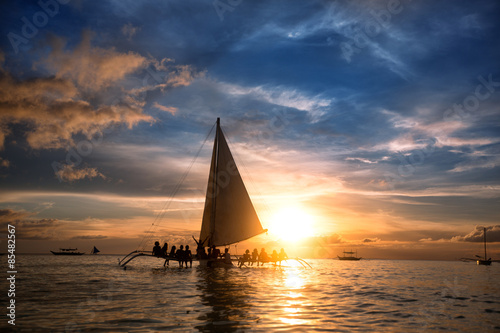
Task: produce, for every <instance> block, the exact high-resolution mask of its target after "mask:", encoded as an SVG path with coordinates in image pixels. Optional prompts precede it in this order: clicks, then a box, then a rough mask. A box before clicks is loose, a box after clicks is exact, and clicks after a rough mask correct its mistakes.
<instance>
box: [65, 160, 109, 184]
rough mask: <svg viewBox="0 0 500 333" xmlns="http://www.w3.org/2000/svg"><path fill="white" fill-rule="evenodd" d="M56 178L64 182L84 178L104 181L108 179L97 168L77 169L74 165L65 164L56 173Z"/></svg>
mask: <svg viewBox="0 0 500 333" xmlns="http://www.w3.org/2000/svg"><path fill="white" fill-rule="evenodd" d="M56 176H57V177H58V178H59V179H61V180H62V181H67V182H71V181H75V180H80V179H84V178H89V179H92V178H95V177H101V178H103V179H106V177H105V176H104V175H103V174H102V173H100V172H99V171H97V169H95V168H81V169H76V168H74V167H73V165H70V164H65V165H63V166H62V168H61V169H59V170H57V171H56Z"/></svg>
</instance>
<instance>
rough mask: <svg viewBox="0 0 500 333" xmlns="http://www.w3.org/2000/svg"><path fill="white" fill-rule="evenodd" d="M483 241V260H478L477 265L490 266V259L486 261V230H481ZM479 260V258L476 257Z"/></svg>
mask: <svg viewBox="0 0 500 333" xmlns="http://www.w3.org/2000/svg"><path fill="white" fill-rule="evenodd" d="M483 240H484V259H478V260H477V264H478V265H491V258H489V259H486V258H487V256H486V228H483ZM476 257H479V258H481V257H480V256H476Z"/></svg>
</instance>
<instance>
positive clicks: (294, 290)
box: [280, 270, 308, 325]
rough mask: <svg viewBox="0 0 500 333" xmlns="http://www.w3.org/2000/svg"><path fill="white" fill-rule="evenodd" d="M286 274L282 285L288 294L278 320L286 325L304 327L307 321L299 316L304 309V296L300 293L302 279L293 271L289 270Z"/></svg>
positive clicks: (302, 284)
mask: <svg viewBox="0 0 500 333" xmlns="http://www.w3.org/2000/svg"><path fill="white" fill-rule="evenodd" d="M286 274H287V276H286V277H285V281H284V282H285V283H284V284H285V286H286V287H287V288H288V289H289V292H288V294H287V300H286V302H285V304H284V309H283V312H284V313H283V316H281V317H280V320H281V321H282V322H283V323H285V324H288V325H305V324H307V323H308V320H305V319H303V318H302V316H301V315H302V312H303V307H304V295H303V294H302V292H301V289H302V288H303V287H304V279H303V278H302V277H301V276H300V275H299V274H297V272H296V271H295V270H289V271H287V272H286Z"/></svg>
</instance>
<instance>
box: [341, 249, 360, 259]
mask: <svg viewBox="0 0 500 333" xmlns="http://www.w3.org/2000/svg"><path fill="white" fill-rule="evenodd" d="M343 253H344V256H343V257H340V256H337V258H339V260H360V259H361V257H358V251H356V252H352V250H351V251H344V252H343ZM346 254H347V255H346ZM353 254H355V256H353Z"/></svg>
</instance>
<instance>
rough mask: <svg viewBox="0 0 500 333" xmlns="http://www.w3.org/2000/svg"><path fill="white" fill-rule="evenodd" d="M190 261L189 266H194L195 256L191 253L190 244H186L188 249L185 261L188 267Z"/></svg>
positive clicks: (185, 251) (185, 253)
mask: <svg viewBox="0 0 500 333" xmlns="http://www.w3.org/2000/svg"><path fill="white" fill-rule="evenodd" d="M188 261H189V267H193V256H192V254H191V250H190V249H189V245H186V249H185V250H184V263H185V264H186V268H187V267H188Z"/></svg>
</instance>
